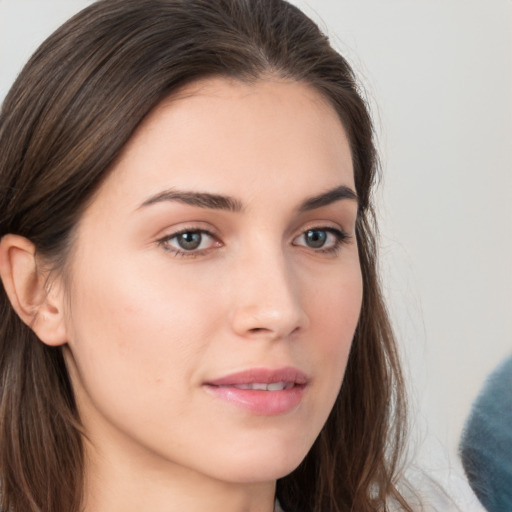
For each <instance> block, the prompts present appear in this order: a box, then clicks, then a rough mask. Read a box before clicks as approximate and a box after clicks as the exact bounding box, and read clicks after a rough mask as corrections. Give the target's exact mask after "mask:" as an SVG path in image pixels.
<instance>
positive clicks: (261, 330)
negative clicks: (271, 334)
mask: <svg viewBox="0 0 512 512" xmlns="http://www.w3.org/2000/svg"><path fill="white" fill-rule="evenodd" d="M263 331H268V329H265V328H264V327H254V328H252V329H249V332H252V333H254V334H257V333H259V332H263Z"/></svg>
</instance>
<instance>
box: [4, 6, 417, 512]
mask: <svg viewBox="0 0 512 512" xmlns="http://www.w3.org/2000/svg"><path fill="white" fill-rule="evenodd" d="M268 75H271V76H278V77H284V78H287V79H292V80H297V81H301V82H304V83H307V84H309V85H310V86H312V87H313V88H315V89H316V90H317V91H319V92H320V93H321V94H323V95H324V97H325V98H327V99H328V100H329V101H330V103H331V104H332V106H333V107H334V108H335V109H336V111H337V112H338V114H339V116H340V119H341V121H342V123H343V125H344V127H345V130H346V132H347V135H348V138H349V141H350V145H351V151H352V158H353V164H354V173H355V185H356V189H357V194H358V196H359V200H360V206H359V214H358V221H357V239H358V244H359V250H360V263H361V268H362V273H363V280H364V283H363V295H364V298H363V306H362V312H361V317H360V320H359V324H358V327H357V330H356V333H355V338H354V342H353V347H352V350H351V354H350V357H349V362H348V366H347V370H346V374H345V378H344V382H343V385H342V388H341V391H340V394H339V396H338V398H337V401H336V404H335V406H334V408H333V411H332V413H331V415H330V416H329V419H328V421H327V423H326V425H325V426H324V428H323V430H322V432H321V433H320V435H319V437H318V439H317V441H316V442H315V444H314V445H313V447H312V449H311V450H310V452H309V454H308V455H307V456H306V458H305V460H304V461H303V462H302V464H301V465H300V466H299V467H298V468H297V469H296V470H295V471H294V472H292V473H291V474H290V475H288V476H286V477H285V478H282V479H281V480H279V481H278V484H277V496H278V498H279V499H280V501H281V504H282V506H283V508H284V509H285V510H290V511H292V512H331V511H332V512H336V511H338V512H341V511H353V510H357V511H358V512H369V511H377V510H387V508H388V504H389V503H390V501H393V500H395V501H398V502H400V503H401V504H402V506H403V507H404V509H405V510H409V507H408V506H407V504H406V503H405V502H404V501H403V500H402V498H401V497H400V494H399V492H398V491H397V489H396V478H397V475H396V469H397V462H398V460H399V455H400V447H401V444H402V440H403V432H404V419H405V417H404V395H403V382H402V377H401V373H400V367H399V362H398V357H397V353H396V348H395V342H394V338H393V334H392V331H391V328H390V324H389V320H388V315H387V313H386V309H385V306H384V303H383V300H382V296H381V292H380V285H379V280H378V275H377V269H376V243H375V231H376V226H375V222H374V221H375V219H374V215H373V209H372V202H371V191H372V187H373V184H374V181H375V176H376V170H377V156H376V151H375V146H374V134H373V127H372V122H371V119H370V116H369V113H368V108H367V106H366V104H365V102H364V100H363V99H362V97H361V94H360V93H359V86H358V84H357V81H356V79H355V77H354V74H353V72H352V70H351V68H350V66H349V65H348V64H347V62H346V61H345V59H344V58H343V57H342V56H341V55H339V54H338V53H337V52H336V51H334V50H333V49H332V47H331V46H330V44H329V41H328V39H327V38H326V37H325V36H324V35H323V34H322V33H321V32H320V30H319V29H318V27H317V26H316V25H315V24H314V23H313V22H312V21H311V20H310V19H308V18H307V17H306V16H305V15H304V14H303V13H302V12H300V11H299V10H298V9H297V8H296V7H294V6H292V5H290V4H288V3H287V2H285V1H282V0H103V1H100V2H97V3H95V4H93V5H91V6H90V7H88V8H86V9H84V10H83V11H82V12H81V13H79V14H78V15H76V16H75V17H73V18H72V19H71V20H69V21H68V22H67V23H66V24H64V25H63V26H62V27H61V28H59V29H58V30H57V31H56V32H55V33H54V34H53V35H52V36H50V38H49V39H48V40H47V41H45V42H44V43H43V44H42V46H41V47H40V48H39V49H38V50H37V51H36V53H35V54H34V56H33V57H32V58H31V59H30V61H29V62H28V64H27V65H26V66H25V68H24V69H23V71H22V73H21V74H20V76H19V77H18V79H17V80H16V82H15V84H14V85H13V87H12V89H11V90H10V92H9V94H8V96H7V98H6V99H5V102H4V104H3V106H2V110H1V114H0V236H3V235H5V234H6V233H15V234H19V235H22V236H24V237H26V238H28V239H29V240H31V241H32V242H33V243H34V245H35V247H36V250H37V252H38V254H39V255H40V256H41V257H42V258H44V259H45V260H46V261H48V262H51V264H52V265H53V266H54V268H57V269H58V268H60V267H61V266H62V265H63V264H64V263H65V261H66V254H67V250H68V248H69V246H70V244H71V243H72V235H73V229H74V227H75V226H76V225H77V222H78V221H79V219H80V215H81V213H82V212H83V210H84V209H85V207H86V206H87V204H88V202H89V201H90V200H91V198H92V196H93V193H94V192H95V191H96V190H97V189H98V187H99V186H100V185H101V183H102V180H103V179H104V178H105V176H106V174H107V173H108V171H109V169H110V168H111V167H112V164H113V162H114V161H115V159H116V157H117V155H119V153H120V151H121V150H122V148H123V146H124V145H125V144H126V143H127V141H128V140H129V139H130V137H131V136H132V134H133V133H134V131H135V129H136V128H137V126H138V125H139V124H140V123H141V121H142V120H143V119H144V118H145V117H146V116H147V115H148V113H149V112H150V111H151V110H152V109H153V108H154V107H155V106H156V105H158V103H159V102H161V101H162V100H163V99H164V98H167V97H168V96H169V95H171V94H172V93H173V92H174V91H176V90H177V89H178V88H181V87H182V86H184V85H185V84H187V83H191V82H193V81H195V80H198V79H200V78H205V77H208V76H229V77H233V78H237V79H239V80H243V81H249V82H250V81H253V80H257V79H258V78H260V77H262V76H268ZM0 421H1V424H0V489H1V495H2V496H1V507H2V510H4V511H11V510H12V511H15V512H21V511H23V512H43V511H44V512H62V511H66V512H68V511H69V512H78V511H79V510H80V508H81V500H82V492H83V477H84V475H83V446H82V432H81V427H80V419H79V415H78V411H77V408H76V404H75V401H74V397H73V391H72V388H71V384H70V381H69V377H68V374H67V371H66V367H65V364H64V361H63V357H62V353H61V351H60V349H58V348H51V347H48V346H46V345H44V344H43V343H41V342H40V341H38V339H37V338H36V336H35V334H34V333H33V332H32V331H31V329H30V328H29V327H27V326H26V325H25V324H24V323H23V322H22V321H21V320H20V319H19V318H18V316H17V315H16V313H15V312H14V310H13V308H12V307H11V305H10V303H9V301H8V298H7V296H6V294H5V291H4V289H3V288H2V289H1V291H0Z"/></svg>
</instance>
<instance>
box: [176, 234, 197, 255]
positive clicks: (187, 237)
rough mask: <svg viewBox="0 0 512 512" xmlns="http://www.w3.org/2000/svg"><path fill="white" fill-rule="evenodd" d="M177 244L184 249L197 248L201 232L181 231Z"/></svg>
mask: <svg viewBox="0 0 512 512" xmlns="http://www.w3.org/2000/svg"><path fill="white" fill-rule="evenodd" d="M178 244H179V246H180V247H181V248H182V249H185V250H186V251H192V250H193V249H197V248H198V247H199V246H200V245H201V233H194V232H189V233H182V234H181V235H180V236H179V237H178Z"/></svg>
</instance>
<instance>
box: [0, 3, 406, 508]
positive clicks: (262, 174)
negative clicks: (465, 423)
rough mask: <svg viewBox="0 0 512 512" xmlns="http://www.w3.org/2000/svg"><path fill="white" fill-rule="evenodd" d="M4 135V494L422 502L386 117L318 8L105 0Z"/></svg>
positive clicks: (28, 504)
mask: <svg viewBox="0 0 512 512" xmlns="http://www.w3.org/2000/svg"><path fill="white" fill-rule="evenodd" d="M0 147H1V148H2V149H1V151H0V172H1V187H0V194H1V197H0V210H1V231H0V235H1V236H2V241H1V243H0V275H1V278H2V282H3V290H4V291H3V292H2V317H1V318H2V324H1V325H2V326H1V335H0V339H1V341H0V343H1V349H0V351H1V354H2V356H1V363H0V374H1V379H2V381H1V382H2V384H1V413H0V414H1V418H2V423H1V446H0V450H1V452H0V453H1V457H0V461H1V462H0V473H1V489H2V509H3V510H14V511H21V510H23V511H29V510H30V511H43V510H44V511H55V512H61V511H63V510H66V511H78V510H85V511H100V510H101V511H113V510H123V511H129V510H140V509H148V510H154V511H159V510H161V511H164V510H165V511H167V510H182V511H187V510H210V511H214V510H218V509H219V510H220V509H222V510H224V511H227V510H247V511H271V510H273V508H274V501H275V499H277V501H276V505H275V506H276V507H279V503H280V506H281V507H282V508H283V509H284V510H286V511H289V512H292V511H322V512H325V511H331V510H332V511H334V510H357V511H370V510H388V509H389V507H390V506H391V504H392V503H399V504H400V505H401V506H402V508H404V509H405V510H410V508H409V507H408V505H407V504H406V503H405V501H404V499H403V498H402V497H401V495H400V493H399V491H398V490H397V487H396V485H397V479H398V475H397V467H396V466H397V462H398V458H399V455H400V450H399V448H400V444H401V441H402V438H403V422H404V410H403V409H404V408H403V405H404V402H403V394H402V379H401V375H400V369H399V365H398V360H397V355H396V349H395V344H394V340H393V336H392V333H391V329H390V326H389V321H388V318H387V315H386V310H385V307H384V304H383V301H382V298H381V295H380V289H379V282H378V277H377V273H376V250H375V242H374V231H375V226H374V222H373V216H372V205H371V187H372V185H373V182H374V179H375V172H376V165H377V162H376V154H375V148H374V144H373V138H372V124H371V120H370V117H369V114H368V111H367V108H366V105H365V103H364V101H363V99H362V98H361V96H360V94H359V92H358V86H357V83H356V80H355V78H354V76H353V74H352V71H351V69H350V67H349V66H348V64H347V63H346V61H345V60H344V59H343V58H342V57H341V56H340V55H339V54H337V53H336V52H335V51H334V50H333V49H332V48H331V47H330V46H329V43H328V41H327V39H326V38H325V36H323V35H322V34H321V33H320V32H319V30H318V28H317V27H316V26H315V25H314V24H313V22H311V21H310V20H309V19H308V18H306V17H305V16H304V15H303V14H302V13H301V12H300V11H299V10H297V9H296V8H295V7H293V6H291V5H289V4H287V3H286V2H282V1H278V0H208V1H205V0H189V1H187V2H183V1H178V0H107V1H102V2H98V3H95V4H93V5H92V6H90V7H89V8H87V9H85V10H84V11H83V12H82V13H80V14H78V15H77V16H75V17H74V18H72V19H71V20H70V21H69V22H68V23H66V24H65V25H64V26H62V27H61V28H60V29H59V30H57V32H56V33H55V34H53V35H52V36H51V37H50V38H49V39H48V40H47V41H46V42H45V43H44V44H43V45H42V46H41V47H40V48H39V50H38V51H37V52H36V54H35V55H34V56H33V57H32V59H31V60H30V61H29V63H28V64H27V66H26V67H25V69H24V70H23V72H22V73H21V75H20V76H19V78H18V80H17V81H16V83H15V84H14V86H13V87H12V89H11V91H10V93H9V94H8V96H7V98H6V100H5V102H4V105H3V107H2V113H1V118H0Z"/></svg>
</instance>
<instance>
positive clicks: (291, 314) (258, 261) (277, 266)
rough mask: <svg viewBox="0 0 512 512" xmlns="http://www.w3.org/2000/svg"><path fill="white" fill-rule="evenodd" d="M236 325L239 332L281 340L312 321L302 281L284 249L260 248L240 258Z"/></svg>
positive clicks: (234, 315)
mask: <svg viewBox="0 0 512 512" xmlns="http://www.w3.org/2000/svg"><path fill="white" fill-rule="evenodd" d="M235 275H236V276H237V277H238V278H237V279H236V283H234V284H235V288H236V290H237V291H236V293H235V294H234V307H233V309H232V320H231V321H232V328H233V330H234V331H235V332H236V334H238V335H239V336H242V337H245V338H259V339H269V340H277V339H283V338H287V337H289V336H290V335H292V334H295V333H297V332H298V331H300V330H304V329H305V328H306V327H307V326H308V325H309V318H308V315H307V313H306V310H305V308H304V307H303V301H302V300H301V293H300V290H301V283H300V282H299V276H298V275H295V272H294V269H293V266H292V265H291V264H290V263H289V262H287V261H286V258H285V257H284V255H283V254H282V251H268V250H267V251H258V252H257V253H255V254H253V255H252V256H251V257H250V258H245V259H243V260H242V261H240V262H239V265H238V268H237V269H236V271H235Z"/></svg>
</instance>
